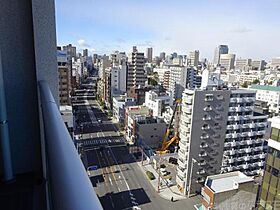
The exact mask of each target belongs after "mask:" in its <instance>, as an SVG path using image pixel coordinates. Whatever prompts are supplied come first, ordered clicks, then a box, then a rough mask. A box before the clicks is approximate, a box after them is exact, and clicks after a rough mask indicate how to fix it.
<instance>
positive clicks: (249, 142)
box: [245, 139, 253, 145]
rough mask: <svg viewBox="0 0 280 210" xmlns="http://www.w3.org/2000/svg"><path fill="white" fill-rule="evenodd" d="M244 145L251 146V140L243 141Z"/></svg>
mask: <svg viewBox="0 0 280 210" xmlns="http://www.w3.org/2000/svg"><path fill="white" fill-rule="evenodd" d="M245 144H246V145H252V144H253V140H251V139H249V140H245Z"/></svg>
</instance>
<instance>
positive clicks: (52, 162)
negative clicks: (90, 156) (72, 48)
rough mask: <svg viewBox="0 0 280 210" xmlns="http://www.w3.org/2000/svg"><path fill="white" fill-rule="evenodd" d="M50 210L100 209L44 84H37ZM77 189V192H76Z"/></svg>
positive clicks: (70, 139) (42, 82) (58, 112)
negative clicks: (42, 125)
mask: <svg viewBox="0 0 280 210" xmlns="http://www.w3.org/2000/svg"><path fill="white" fill-rule="evenodd" d="M39 90H40V99H41V100H40V102H41V111H42V116H43V124H44V137H45V138H44V139H45V142H46V159H47V160H46V164H47V167H46V170H47V179H48V181H47V191H48V198H49V200H48V203H49V206H51V207H52V208H51V209H68V210H76V209H85V210H86V209H103V208H102V206H101V204H100V201H99V199H98V197H97V195H96V193H95V191H94V189H93V187H92V184H91V181H90V180H89V178H88V175H87V173H86V170H85V168H84V166H83V163H82V161H81V159H80V156H79V154H78V152H77V150H76V148H75V146H74V143H73V140H72V138H71V136H70V134H69V132H68V130H67V128H66V126H65V124H64V121H63V120H62V117H61V114H60V111H59V110H58V107H57V105H56V102H55V100H54V98H53V96H52V93H51V91H50V88H49V87H48V84H47V82H44V81H41V82H40V83H39ZM77 189H78V190H77Z"/></svg>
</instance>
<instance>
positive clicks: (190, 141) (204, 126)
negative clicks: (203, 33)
mask: <svg viewBox="0 0 280 210" xmlns="http://www.w3.org/2000/svg"><path fill="white" fill-rule="evenodd" d="M203 76H204V75H203ZM202 83H204V82H202ZM216 84H219V83H216ZM254 101H255V92H254V91H250V90H230V89H228V88H227V87H223V86H220V87H219V86H218V88H217V85H214V83H213V86H212V87H211V86H208V87H207V89H206V88H203V89H202V90H200V89H195V90H188V89H186V90H185V91H184V93H183V98H182V114H181V119H180V133H179V135H180V143H179V147H180V149H179V152H178V155H179V166H178V174H177V179H176V181H177V184H178V186H179V188H180V189H181V190H182V192H185V193H186V192H187V190H188V189H187V186H190V187H191V188H190V190H191V193H194V192H196V191H199V190H200V188H201V184H203V183H204V181H205V178H206V176H207V175H213V174H217V173H220V172H231V171H242V172H244V173H245V174H246V175H250V176H253V175H256V174H260V172H261V171H262V170H263V167H264V162H263V160H264V159H265V157H266V155H265V151H266V146H265V144H266V142H265V140H264V135H265V132H266V127H267V122H266V121H267V116H264V115H256V114H254V113H253V106H254Z"/></svg>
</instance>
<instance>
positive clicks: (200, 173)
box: [196, 169, 206, 175]
mask: <svg viewBox="0 0 280 210" xmlns="http://www.w3.org/2000/svg"><path fill="white" fill-rule="evenodd" d="M196 174H198V175H205V174H206V171H205V170H204V169H200V170H199V171H197V172H196Z"/></svg>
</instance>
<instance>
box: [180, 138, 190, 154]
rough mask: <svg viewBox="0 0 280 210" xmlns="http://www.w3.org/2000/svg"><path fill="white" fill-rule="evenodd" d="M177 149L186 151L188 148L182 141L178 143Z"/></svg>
mask: <svg viewBox="0 0 280 210" xmlns="http://www.w3.org/2000/svg"><path fill="white" fill-rule="evenodd" d="M179 147H180V149H182V150H184V151H188V149H189V147H188V144H187V143H186V142H184V141H181V140H180V141H179Z"/></svg>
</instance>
